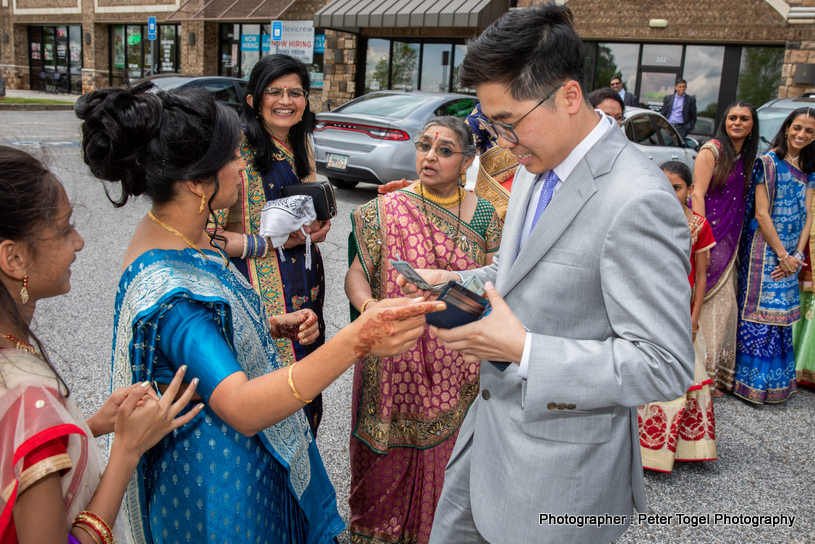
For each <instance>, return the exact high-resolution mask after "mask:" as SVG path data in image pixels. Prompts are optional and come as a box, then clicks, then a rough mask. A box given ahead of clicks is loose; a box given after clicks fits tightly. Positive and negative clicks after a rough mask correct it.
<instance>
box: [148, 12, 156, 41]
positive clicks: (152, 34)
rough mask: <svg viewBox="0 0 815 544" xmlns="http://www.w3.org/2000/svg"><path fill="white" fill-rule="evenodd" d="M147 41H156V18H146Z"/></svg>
mask: <svg viewBox="0 0 815 544" xmlns="http://www.w3.org/2000/svg"><path fill="white" fill-rule="evenodd" d="M147 39H148V40H155V39H156V18H155V17H148V18H147Z"/></svg>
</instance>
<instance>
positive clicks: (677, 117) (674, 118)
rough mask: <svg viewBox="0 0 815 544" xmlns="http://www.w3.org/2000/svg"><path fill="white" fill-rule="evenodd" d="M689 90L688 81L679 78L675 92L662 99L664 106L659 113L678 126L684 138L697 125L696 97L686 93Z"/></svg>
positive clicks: (678, 130)
mask: <svg viewBox="0 0 815 544" xmlns="http://www.w3.org/2000/svg"><path fill="white" fill-rule="evenodd" d="M687 90H688V82H687V81H685V80H684V79H678V80H677V81H676V87H674V91H675V92H674V94H669V95H668V96H666V97H665V99H664V100H663V101H662V108H661V109H660V110H659V113H661V114H662V115H663V116H664V117H665V118H667V119H668V121H669V122H670V123H671V124H672V125H673V126H674V127H676V130H677V132H679V135H680V136H682V137H683V138H684V137H685V136H687V135H688V132H691V131H693V127H694V126H696V97H695V96H693V95H690V94H686V92H685V91H687Z"/></svg>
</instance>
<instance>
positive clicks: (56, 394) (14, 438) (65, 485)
mask: <svg viewBox="0 0 815 544" xmlns="http://www.w3.org/2000/svg"><path fill="white" fill-rule="evenodd" d="M0 437H2V447H0V510H2V513H0V541H2V542H16V541H17V540H16V535H15V534H14V530H15V529H14V517H13V510H14V504H15V502H16V500H17V497H18V496H19V495H20V494H21V493H23V492H24V491H25V490H26V489H28V488H29V487H31V486H32V485H34V484H35V483H37V482H38V481H39V480H40V479H42V478H44V477H45V476H48V475H49V474H53V473H55V472H56V473H59V474H60V484H61V487H62V498H63V500H64V503H65V518H64V520H65V539H66V540H67V538H68V531H69V530H70V529H71V523H72V522H73V520H74V518H76V516H77V515H78V514H79V512H80V511H82V510H83V509H84V508H85V507H86V506H87V505H88V503H89V502H90V500H91V497H93V494H94V492H95V491H96V487H97V486H98V485H99V481H100V479H101V475H102V470H103V468H104V464H103V462H102V455H101V451H100V450H99V447H98V446H97V445H96V441H95V440H94V439H93V435H92V434H91V431H90V429H88V426H87V424H86V423H85V420H84V418H83V417H82V415H81V413H80V411H79V408H78V407H77V406H76V404H74V402H73V400H72V399H71V398H70V397H65V396H64V394H63V392H62V391H60V390H59V386H58V382H57V377H56V376H55V375H54V373H53V372H52V371H51V370H50V369H49V368H48V366H47V365H46V364H45V362H44V361H43V360H42V359H40V358H38V357H35V356H34V355H29V354H27V353H24V352H21V351H18V350H14V349H2V350H0ZM45 448H47V449H45ZM44 449H45V451H48V452H49V453H47V454H44V455H38V453H37V452H41V451H43V450H44ZM29 456H34V457H36V460H35V462H33V463H32V462H29ZM112 529H113V533H114V536H115V538H116V541H117V542H120V543H122V544H130V543H132V542H133V540H132V536H131V534H130V527H129V525H128V524H127V523H126V521H125V520H124V519H123V518H122V516H119V517H118V518H117V519H116V523H115V524H114V525H113V527H112Z"/></svg>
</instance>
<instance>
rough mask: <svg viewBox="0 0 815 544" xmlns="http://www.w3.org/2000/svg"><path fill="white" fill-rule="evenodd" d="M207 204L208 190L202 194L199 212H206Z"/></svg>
mask: <svg viewBox="0 0 815 544" xmlns="http://www.w3.org/2000/svg"><path fill="white" fill-rule="evenodd" d="M206 205H207V192H206V191H204V192H203V193H202V194H201V205H200V206H198V213H204V206H206Z"/></svg>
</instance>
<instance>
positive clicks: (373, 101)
mask: <svg viewBox="0 0 815 544" xmlns="http://www.w3.org/2000/svg"><path fill="white" fill-rule="evenodd" d="M477 103H478V99H477V98H476V97H474V96H470V95H466V94H456V93H431V92H422V91H375V92H372V93H368V94H366V95H364V96H360V97H359V98H356V99H354V100H352V101H350V102H347V103H345V104H343V105H342V106H340V107H338V108H337V109H335V110H333V111H329V112H323V113H318V114H317V126H316V127H315V129H314V157H315V160H316V163H317V173H318V174H322V175H324V176H326V177H327V178H328V179H329V181H330V182H331V183H332V184H334V185H335V186H337V187H339V188H342V189H350V188H352V187H354V186H355V185H356V184H357V183H359V182H361V181H362V182H368V183H379V184H382V183H387V182H389V181H393V180H396V179H402V178H407V179H416V177H417V175H416V149H415V148H414V147H413V140H414V139H415V138H416V136H417V135H418V132H419V130H421V128H422V126H423V125H424V124H425V122H426V121H428V120H429V119H430V118H432V117H435V116H438V115H454V116H457V117H467V116H468V115H469V114H470V113H471V112H472V111H473V109H474V108H475V105H476V104H477Z"/></svg>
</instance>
